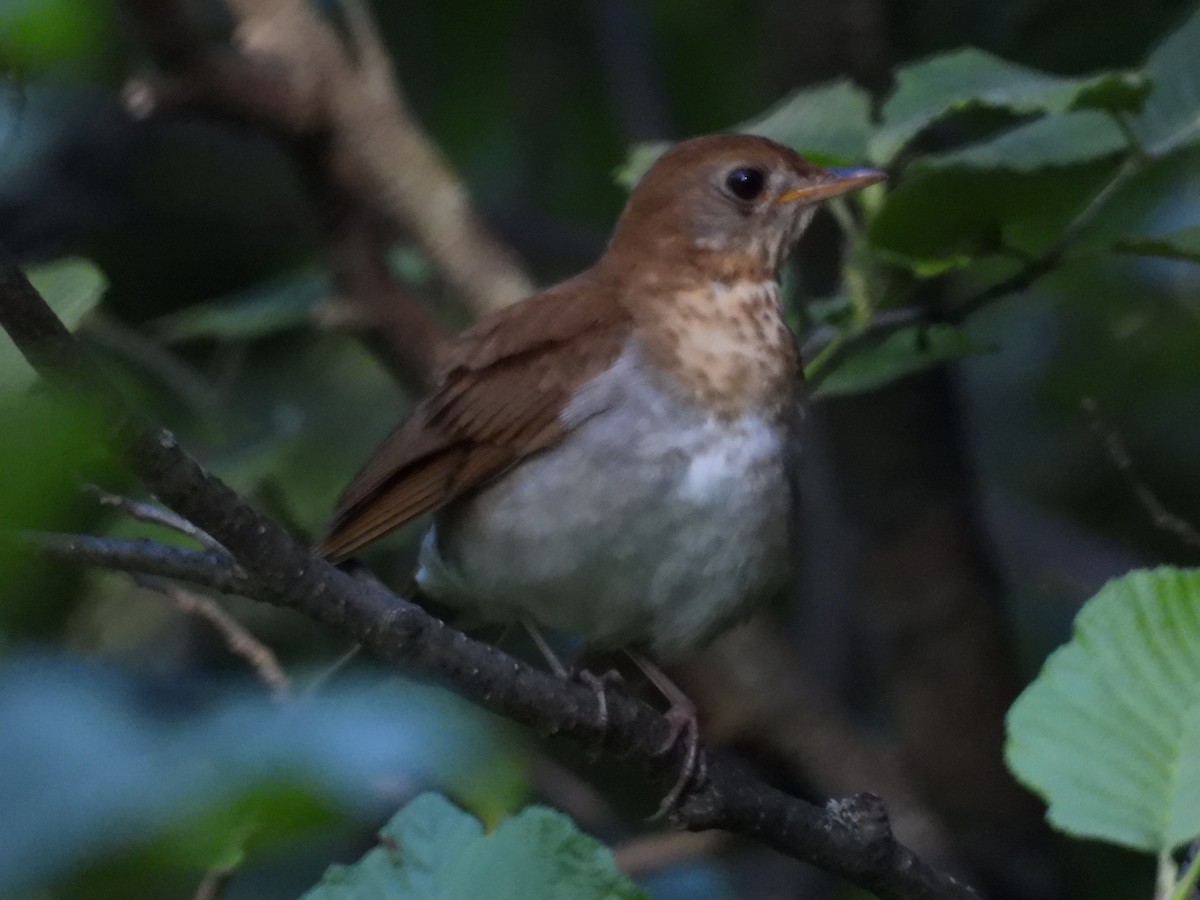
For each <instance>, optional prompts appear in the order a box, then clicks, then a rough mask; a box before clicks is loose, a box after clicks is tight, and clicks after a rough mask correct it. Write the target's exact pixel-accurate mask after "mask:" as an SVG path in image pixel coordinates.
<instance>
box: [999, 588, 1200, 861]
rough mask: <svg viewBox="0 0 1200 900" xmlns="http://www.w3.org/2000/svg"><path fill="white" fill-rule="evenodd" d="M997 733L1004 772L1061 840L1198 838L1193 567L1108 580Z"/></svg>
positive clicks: (1174, 842)
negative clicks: (1042, 806)
mask: <svg viewBox="0 0 1200 900" xmlns="http://www.w3.org/2000/svg"><path fill="white" fill-rule="evenodd" d="M1008 727H1009V738H1008V748H1007V758H1008V764H1009V766H1010V767H1011V768H1012V769H1013V771H1014V772H1015V773H1016V774H1017V775H1018V777H1020V778H1021V780H1022V781H1024V782H1025V783H1026V784H1028V785H1029V786H1030V787H1031V788H1033V789H1035V790H1036V791H1037V792H1038V793H1040V794H1042V795H1043V796H1044V797H1045V798H1046V800H1047V802H1048V803H1049V804H1050V813H1049V815H1050V820H1051V822H1053V823H1054V824H1055V825H1056V826H1057V827H1059V828H1061V829H1063V830H1064V831H1067V832H1069V833H1071V834H1075V835H1078V836H1081V837H1094V838H1101V839H1103V840H1108V841H1113V842H1114V843H1119V844H1123V845H1125V846H1128V847H1133V848H1135V849H1138V850H1146V851H1149V852H1153V853H1160V852H1163V851H1167V850H1173V849H1175V848H1176V847H1178V846H1179V845H1181V844H1183V843H1186V842H1188V841H1190V840H1192V839H1193V838H1195V837H1196V836H1198V835H1200V754H1197V752H1196V748H1197V747H1200V570H1195V569H1193V570H1179V569H1169V568H1162V569H1155V570H1151V571H1138V572H1131V573H1130V574H1129V575H1126V576H1124V577H1123V578H1120V579H1118V580H1116V581H1113V582H1110V583H1109V584H1108V585H1107V586H1106V587H1105V588H1104V589H1103V590H1102V591H1100V593H1099V594H1097V595H1096V596H1095V597H1094V598H1092V600H1090V601H1089V602H1088V604H1087V605H1086V606H1085V607H1084V608H1083V610H1082V611H1081V612H1080V614H1079V617H1078V618H1077V619H1076V621H1075V634H1074V636H1073V637H1072V639H1071V641H1070V643H1068V644H1067V645H1066V646H1064V647H1062V648H1061V649H1059V650H1057V651H1055V653H1054V654H1053V655H1052V656H1051V657H1050V658H1049V659H1048V660H1047V661H1046V665H1045V667H1044V668H1043V669H1042V673H1041V674H1040V675H1039V676H1038V677H1037V679H1036V680H1035V681H1034V682H1033V683H1032V684H1031V685H1030V686H1029V687H1028V688H1027V689H1026V690H1025V693H1024V694H1023V695H1022V696H1021V698H1020V699H1019V700H1018V701H1017V702H1016V704H1014V705H1013V708H1012V711H1011V712H1010V714H1009V720H1008Z"/></svg>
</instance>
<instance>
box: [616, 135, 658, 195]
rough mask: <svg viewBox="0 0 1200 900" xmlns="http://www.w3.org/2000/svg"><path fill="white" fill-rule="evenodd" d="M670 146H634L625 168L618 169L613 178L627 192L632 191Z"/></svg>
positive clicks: (653, 144) (650, 143)
mask: <svg viewBox="0 0 1200 900" xmlns="http://www.w3.org/2000/svg"><path fill="white" fill-rule="evenodd" d="M670 146H671V145H670V143H669V142H667V141H651V142H649V143H643V144H634V145H633V149H631V150H630V151H629V158H628V159H626V160H625V164H624V165H623V166H618V167H617V170H616V171H615V172H614V173H613V178H614V179H615V180H616V182H617V184H619V185H620V186H621V187H623V188H625V190H627V191H632V190H633V188H634V186H635V185H637V183H638V182H639V181H641V178H642V176H643V175H645V174H646V170H647V169H649V168H650V167H651V166H652V165H654V163H655V162H656V161H657V160H658V158H659V157H660V156H662V155H663V154H664V153H666V152H667V148H668V147H670Z"/></svg>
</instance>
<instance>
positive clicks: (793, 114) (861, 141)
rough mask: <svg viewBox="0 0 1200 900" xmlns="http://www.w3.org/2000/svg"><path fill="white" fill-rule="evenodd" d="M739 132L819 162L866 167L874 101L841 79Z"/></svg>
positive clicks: (795, 97)
mask: <svg viewBox="0 0 1200 900" xmlns="http://www.w3.org/2000/svg"><path fill="white" fill-rule="evenodd" d="M734 130H735V131H739V132H743V133H745V134H758V135H762V136H763V137H769V138H771V139H772V140H775V141H779V143H781V144H786V145H787V146H789V147H792V148H793V149H795V150H796V151H797V152H798V153H800V154H802V155H804V156H807V157H810V158H811V159H812V160H813V161H815V162H818V163H824V164H833V163H856V162H862V161H863V160H864V159H865V158H866V155H867V139H868V138H869V137H870V135H871V98H870V97H869V96H868V94H867V92H866V91H864V90H863V89H862V88H860V87H858V86H857V85H855V84H854V83H853V82H851V81H849V80H847V79H841V80H838V81H833V82H830V83H829V84H823V85H820V86H819V87H813V88H806V89H804V90H801V91H797V92H796V93H794V94H792V95H791V96H790V97H788V98H787V99H785V100H783V101H782V102H780V103H779V104H777V105H776V106H774V107H772V108H771V109H770V110H768V111H767V112H766V113H764V114H763V115H762V116H760V117H759V118H757V119H752V120H751V121H749V122H743V123H742V124H741V125H738V126H737V127H736V128H735V129H734Z"/></svg>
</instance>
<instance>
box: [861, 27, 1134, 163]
mask: <svg viewBox="0 0 1200 900" xmlns="http://www.w3.org/2000/svg"><path fill="white" fill-rule="evenodd" d="M896 80H897V87H896V90H895V92H894V93H893V94H892V95H891V97H890V98H889V99H888V101H887V102H886V103H885V104H884V107H883V124H882V127H881V128H880V129H879V130H878V131H877V132H876V133H875V135H874V136H873V137H872V138H871V142H870V157H871V159H872V160H874V161H875V162H876V163H880V164H885V163H888V162H890V161H891V160H892V158H893V157H894V156H895V155H896V154H897V153H899V152H900V151H901V150H902V149H904V147H905V145H906V144H908V142H909V141H911V140H912V139H913V138H914V137H916V136H917V135H918V134H920V133H921V132H922V131H924V130H925V129H926V128H928V127H929V126H930V125H932V124H934V123H935V122H937V121H938V120H940V119H942V118H944V117H946V116H948V115H950V114H951V113H955V112H960V111H962V110H965V109H970V108H972V107H987V108H992V109H1003V110H1007V111H1009V112H1012V113H1015V114H1028V113H1054V114H1060V113H1065V112H1067V111H1068V110H1070V109H1073V108H1078V107H1081V106H1085V105H1097V106H1100V107H1103V108H1107V109H1112V108H1114V106H1119V105H1121V104H1126V105H1125V107H1124V108H1125V109H1127V110H1135V109H1137V108H1138V106H1139V105H1140V100H1141V97H1142V96H1144V91H1145V77H1144V76H1141V75H1136V74H1131V73H1125V72H1104V73H1101V74H1098V75H1094V76H1091V77H1088V78H1062V77H1059V76H1056V75H1048V74H1046V73H1045V72H1039V71H1037V70H1036V69H1028V68H1025V67H1024V66H1019V65H1016V64H1015V63H1010V62H1007V61H1006V60H1003V59H1000V58H999V57H996V56H992V55H991V54H989V53H985V52H983V51H982V50H975V49H973V48H968V49H963V50H956V51H953V52H951V53H944V54H941V55H940V56H934V57H931V58H929V59H926V60H923V61H921V62H918V63H914V64H913V65H909V66H906V67H904V68H902V69H900V71H899V72H898V73H897V75H896Z"/></svg>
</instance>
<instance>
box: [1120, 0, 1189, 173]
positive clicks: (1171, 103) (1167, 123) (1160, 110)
mask: <svg viewBox="0 0 1200 900" xmlns="http://www.w3.org/2000/svg"><path fill="white" fill-rule="evenodd" d="M1198 48H1200V10H1197V11H1195V12H1194V13H1192V15H1191V17H1190V18H1188V19H1187V21H1185V22H1184V24H1183V25H1182V26H1181V27H1180V28H1179V29H1178V30H1177V31H1175V32H1174V33H1173V34H1171V35H1170V36H1169V37H1167V39H1166V40H1164V41H1163V42H1162V43H1161V44H1159V46H1158V48H1157V49H1156V50H1155V51H1154V52H1153V53H1151V54H1150V58H1149V59H1148V60H1147V61H1146V73H1147V74H1148V75H1149V76H1150V77H1151V78H1153V79H1154V90H1153V91H1152V92H1151V93H1150V96H1149V97H1148V98H1147V100H1146V105H1145V108H1144V109H1143V110H1142V112H1141V114H1140V115H1139V116H1137V117H1136V118H1135V119H1133V121H1132V125H1133V130H1134V133H1135V134H1136V135H1137V136H1138V138H1139V139H1140V140H1141V141H1142V144H1143V146H1144V147H1145V149H1146V150H1147V152H1149V153H1151V154H1153V155H1161V154H1165V153H1169V152H1170V151H1172V150H1175V149H1177V148H1179V147H1181V146H1183V145H1184V144H1187V143H1193V142H1195V141H1197V140H1200V61H1198V59H1197V55H1198V54H1200V49H1198Z"/></svg>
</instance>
